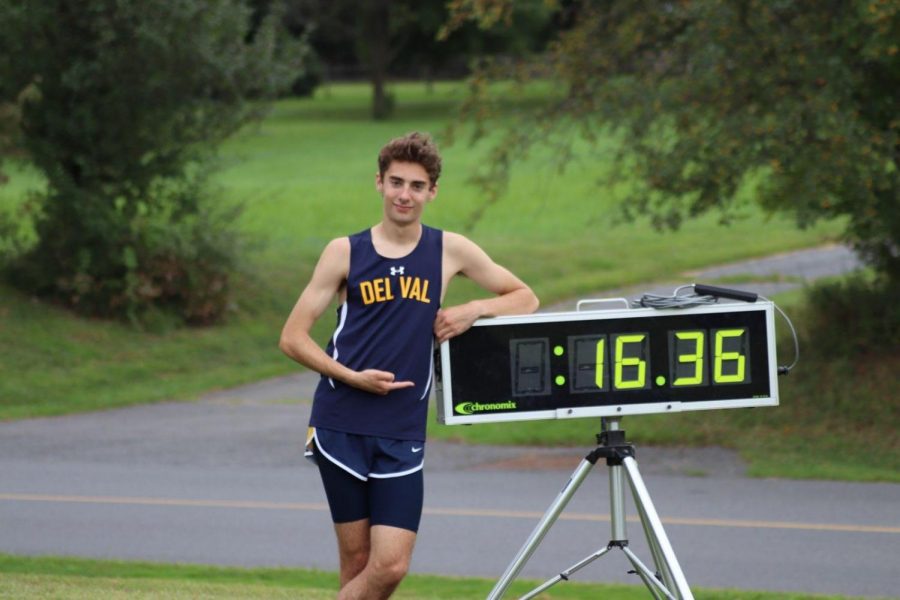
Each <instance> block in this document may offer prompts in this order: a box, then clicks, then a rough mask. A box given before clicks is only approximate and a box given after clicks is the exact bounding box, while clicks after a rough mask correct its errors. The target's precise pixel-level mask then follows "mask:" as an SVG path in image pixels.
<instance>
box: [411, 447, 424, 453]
mask: <svg viewBox="0 0 900 600" xmlns="http://www.w3.org/2000/svg"><path fill="white" fill-rule="evenodd" d="M412 451H413V453H414V454H415V453H416V452H421V451H422V449H421V448H413V449H412Z"/></svg>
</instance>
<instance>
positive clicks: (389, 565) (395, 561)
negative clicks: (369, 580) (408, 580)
mask: <svg viewBox="0 0 900 600" xmlns="http://www.w3.org/2000/svg"><path fill="white" fill-rule="evenodd" d="M370 568H371V569H372V572H373V574H374V575H375V576H376V577H377V578H378V580H379V581H381V582H382V583H383V584H384V585H396V584H398V583H400V581H402V580H403V578H404V577H406V574H407V573H408V572H409V557H408V556H395V557H391V558H389V559H380V558H373V559H372V561H371V567H370Z"/></svg>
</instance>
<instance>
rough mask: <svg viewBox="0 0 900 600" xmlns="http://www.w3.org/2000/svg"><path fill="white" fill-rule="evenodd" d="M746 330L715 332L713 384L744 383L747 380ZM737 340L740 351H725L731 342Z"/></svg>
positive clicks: (719, 330) (721, 330)
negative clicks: (726, 345)
mask: <svg viewBox="0 0 900 600" xmlns="http://www.w3.org/2000/svg"><path fill="white" fill-rule="evenodd" d="M746 333H747V330H746V329H717V330H716V331H715V338H714V349H715V352H714V354H715V360H714V362H713V383H743V382H744V380H745V379H746V366H747V357H746V356H745V355H744V354H743V352H742V350H744V348H745V347H746V339H745V338H744V336H745V335H746ZM735 338H737V344H738V347H739V349H740V350H737V351H736V350H728V351H726V350H725V344H726V343H727V342H728V341H729V340H734V339H735Z"/></svg>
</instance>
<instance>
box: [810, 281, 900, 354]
mask: <svg viewBox="0 0 900 600" xmlns="http://www.w3.org/2000/svg"><path fill="white" fill-rule="evenodd" d="M898 297H900V282H898V281H896V280H893V279H888V278H886V277H883V278H880V279H877V280H875V281H872V280H871V279H870V278H867V277H865V276H863V275H856V276H853V277H850V278H847V279H845V280H842V281H839V282H827V283H818V284H815V285H814V286H812V287H811V288H810V289H809V290H808V292H807V301H806V307H805V309H804V311H803V313H802V315H801V319H803V321H804V324H803V328H802V330H803V332H804V334H803V338H804V339H803V340H801V341H802V348H804V349H805V350H804V352H805V351H809V352H812V353H814V354H816V355H818V356H821V357H825V358H839V357H847V356H858V355H860V354H867V353H870V352H873V351H875V350H877V351H879V352H883V351H885V350H887V351H889V352H894V353H897V352H900V303H898Z"/></svg>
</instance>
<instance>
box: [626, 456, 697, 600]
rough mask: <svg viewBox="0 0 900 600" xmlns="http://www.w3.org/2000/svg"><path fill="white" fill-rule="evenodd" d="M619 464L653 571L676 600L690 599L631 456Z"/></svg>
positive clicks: (648, 494) (682, 574)
mask: <svg viewBox="0 0 900 600" xmlns="http://www.w3.org/2000/svg"><path fill="white" fill-rule="evenodd" d="M622 464H623V465H624V466H625V472H626V473H627V474H628V481H629V483H630V484H631V492H632V495H633V496H634V503H635V505H636V506H637V509H638V512H639V513H640V517H641V524H642V525H643V526H644V533H645V534H646V536H647V542H648V543H649V545H650V551H651V553H652V554H653V560H654V563H655V564H656V568H657V570H659V572H660V573H661V575H662V577H663V581H664V582H665V584H666V587H667V588H669V589H670V590H675V591H677V592H678V597H679V600H694V596H693V594H692V593H691V590H690V588H689V587H688V584H687V580H686V579H685V577H684V573H682V571H681V565H679V564H678V558H677V557H676V556H675V551H674V550H672V545H671V544H670V543H669V538H668V537H667V536H666V531H665V529H663V525H662V521H661V520H660V518H659V515H658V514H657V512H656V508H655V507H654V506H653V499H652V498H650V492H648V491H647V487H646V486H645V485H644V480H643V478H641V472H640V471H639V470H638V466H637V461H636V460H634V458H632V457H626V458H624V459H623V460H622Z"/></svg>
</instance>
